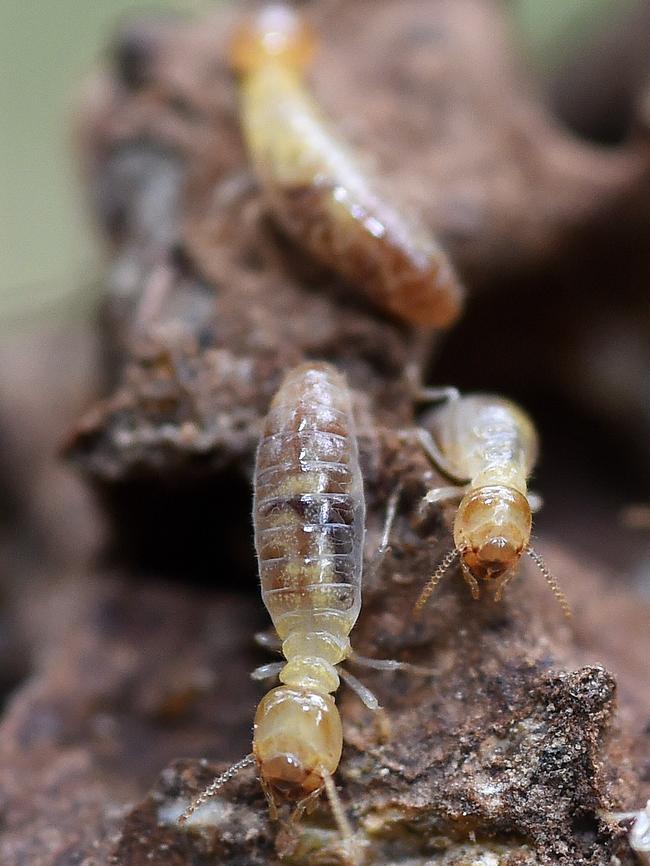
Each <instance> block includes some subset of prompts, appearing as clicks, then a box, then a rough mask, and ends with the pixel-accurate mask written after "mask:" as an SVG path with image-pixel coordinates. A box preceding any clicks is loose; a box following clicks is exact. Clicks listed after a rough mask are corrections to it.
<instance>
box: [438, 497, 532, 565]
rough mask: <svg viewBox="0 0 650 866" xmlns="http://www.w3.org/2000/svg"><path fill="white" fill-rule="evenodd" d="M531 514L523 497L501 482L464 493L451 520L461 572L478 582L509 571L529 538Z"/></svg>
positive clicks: (515, 563) (518, 558)
mask: <svg viewBox="0 0 650 866" xmlns="http://www.w3.org/2000/svg"><path fill="white" fill-rule="evenodd" d="M531 526H532V516H531V511H530V505H529V504H528V500H527V499H526V497H525V496H524V495H523V494H522V493H520V492H519V491H518V490H514V489H513V488H512V487H505V486H503V485H490V486H487V487H479V488H478V489H476V490H472V491H470V492H469V493H467V494H466V495H465V496H464V497H463V499H462V500H461V503H460V505H459V507H458V511H457V513H456V518H455V520H454V543H455V545H456V549H457V550H458V551H459V553H460V561H461V565H462V567H463V571H465V572H466V573H469V574H470V575H471V576H472V577H473V578H475V580H478V581H495V580H498V579H499V578H503V577H506V576H507V575H510V574H512V572H513V571H514V570H515V569H516V568H517V565H518V564H519V560H520V559H521V555H522V553H523V552H524V550H525V549H526V547H527V545H528V542H529V541H530V530H531Z"/></svg>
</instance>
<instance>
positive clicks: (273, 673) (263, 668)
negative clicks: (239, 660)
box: [251, 662, 285, 680]
mask: <svg viewBox="0 0 650 866" xmlns="http://www.w3.org/2000/svg"><path fill="white" fill-rule="evenodd" d="M284 665H285V662H269V664H267V665H260V666H259V667H258V668H255V670H254V671H252V673H251V679H252V680H269V679H271V677H277V675H278V674H279V673H280V671H281V670H282V668H283V667H284Z"/></svg>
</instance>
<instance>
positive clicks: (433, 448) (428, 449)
mask: <svg viewBox="0 0 650 866" xmlns="http://www.w3.org/2000/svg"><path fill="white" fill-rule="evenodd" d="M415 433H416V436H417V437H418V440H419V442H420V445H421V446H422V448H423V449H424V453H425V454H426V455H427V457H428V458H429V460H430V461H431V462H432V463H433V465H434V466H435V467H436V469H438V470H439V471H440V472H442V474H443V475H445V476H446V477H447V478H449V480H450V481H453V482H454V484H456V485H457V486H458V487H464V486H465V485H467V484H469V482H470V479H469V478H462V477H461V476H460V475H459V474H458V472H457V471H456V468H455V467H454V466H453V464H451V463H450V462H449V460H447V458H446V457H445V455H444V454H443V453H442V451H441V450H440V448H438V446H437V445H436V443H435V440H434V438H433V436H432V435H431V433H429V431H428V430H425V429H424V428H423V427H418V428H417V429H416V431H415Z"/></svg>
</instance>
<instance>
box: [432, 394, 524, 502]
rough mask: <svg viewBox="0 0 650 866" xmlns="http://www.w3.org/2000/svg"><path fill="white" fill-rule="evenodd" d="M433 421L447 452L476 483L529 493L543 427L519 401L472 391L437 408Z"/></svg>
mask: <svg viewBox="0 0 650 866" xmlns="http://www.w3.org/2000/svg"><path fill="white" fill-rule="evenodd" d="M430 426H431V429H432V432H433V434H434V437H435V438H436V440H437V442H438V444H439V446H440V448H441V450H442V451H443V453H444V454H445V455H446V456H447V457H448V459H449V460H451V461H452V463H453V464H454V466H456V467H457V469H458V473H459V474H460V475H465V476H466V477H468V478H469V479H471V481H472V487H477V486H480V485H489V484H505V485H507V486H510V487H514V488H515V489H516V490H519V491H520V492H522V493H524V494H525V493H526V479H527V477H528V476H529V475H530V472H531V471H532V468H533V466H534V465H535V461H536V459H537V451H538V443H537V433H536V431H535V427H534V425H533V422H532V421H531V420H530V418H529V417H528V415H527V414H526V413H525V412H524V410H523V409H521V408H520V407H519V406H517V405H516V403H513V402H511V401H510V400H506V399H504V398H503V397H498V396H495V395H492V394H469V395H467V396H464V397H460V398H459V399H458V400H450V401H449V402H448V403H446V404H445V405H444V406H441V407H440V408H439V409H436V410H435V412H433V413H431V416H430Z"/></svg>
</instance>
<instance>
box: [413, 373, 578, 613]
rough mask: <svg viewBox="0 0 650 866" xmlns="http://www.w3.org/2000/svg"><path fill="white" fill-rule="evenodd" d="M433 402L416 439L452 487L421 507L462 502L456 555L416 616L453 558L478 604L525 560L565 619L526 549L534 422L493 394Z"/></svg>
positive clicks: (453, 395) (428, 589) (448, 393)
mask: <svg viewBox="0 0 650 866" xmlns="http://www.w3.org/2000/svg"><path fill="white" fill-rule="evenodd" d="M431 396H432V397H434V398H438V397H440V396H444V397H446V400H445V402H444V403H443V404H442V405H441V406H439V407H438V408H436V409H434V410H433V411H432V412H431V413H429V416H428V419H427V422H426V425H425V426H424V427H422V428H420V429H419V431H418V434H419V438H420V441H421V443H422V445H423V447H424V448H425V450H426V452H427V453H428V455H429V456H430V458H431V460H432V461H433V462H434V464H435V465H436V466H437V467H438V469H440V471H441V472H442V473H443V474H444V475H446V476H447V477H448V478H449V479H450V480H451V481H452V482H453V483H452V485H450V486H448V487H439V488H436V489H434V490H431V491H429V493H428V494H427V495H426V496H425V500H424V501H425V503H426V504H429V503H435V502H444V501H446V500H447V501H449V500H460V502H459V505H458V508H457V510H456V513H455V517H454V523H453V538H454V549H453V550H452V551H450V553H448V554H447V556H445V557H444V559H443V560H442V562H441V563H440V565H439V566H438V568H437V569H436V570H435V572H434V574H433V575H432V577H431V578H430V580H429V581H428V583H427V584H426V586H425V588H424V589H423V590H422V593H421V595H420V597H419V599H418V600H417V602H416V605H415V610H416V611H420V610H421V609H422V607H423V606H424V605H425V604H426V602H427V600H428V599H429V597H430V595H431V594H432V592H433V590H434V589H435V587H436V586H437V584H438V583H439V581H440V580H441V578H442V577H443V575H444V574H445V572H446V571H447V569H448V568H449V567H450V565H451V564H452V563H453V562H454V560H455V559H456V558H457V557H458V558H459V559H460V564H461V569H462V573H463V577H464V578H465V580H466V582H467V583H468V584H469V587H470V589H471V592H472V596H473V597H474V598H479V597H480V586H481V584H484V585H489V586H493V587H494V598H495V600H496V601H499V600H500V599H501V597H502V595H503V591H504V589H505V587H506V586H507V584H508V583H509V582H510V580H512V578H513V577H514V576H515V574H516V573H517V569H518V566H519V563H520V561H521V557H522V555H523V554H524V553H526V554H528V555H529V556H530V557H531V558H532V559H533V560H534V562H535V563H536V564H537V566H538V568H539V569H540V571H541V572H542V574H543V575H544V577H545V579H546V581H547V583H548V585H549V586H550V588H551V590H552V591H553V593H554V595H555V597H556V598H557V600H558V602H559V603H560V605H561V607H562V610H563V611H564V613H565V615H566V616H567V617H569V616H570V615H571V609H570V607H569V602H568V600H567V598H566V596H565V595H564V593H563V592H562V591H561V590H560V588H559V585H558V583H557V580H556V579H555V577H553V575H552V574H551V573H550V571H549V570H548V568H547V567H546V565H545V563H544V561H543V560H542V558H541V556H540V555H539V554H538V553H537V551H535V550H534V549H533V548H532V547H531V546H530V535H531V529H532V510H533V509H532V507H531V501H532V500H533V495H532V494H530V493H529V492H528V486H527V485H528V478H529V477H530V474H531V472H532V470H533V467H534V466H535V462H536V460H537V454H538V450H539V449H538V438H537V432H536V430H535V426H534V424H533V422H532V420H531V419H530V418H529V416H528V415H527V414H526V413H525V412H524V410H523V409H521V408H520V407H519V406H517V405H516V404H515V403H513V402H511V401H510V400H506V399H504V398H503V397H498V396H495V395H492V394H469V395H466V396H461V395H460V394H459V393H458V392H457V391H456V390H455V389H442V390H438V391H433V392H432V393H431Z"/></svg>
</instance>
